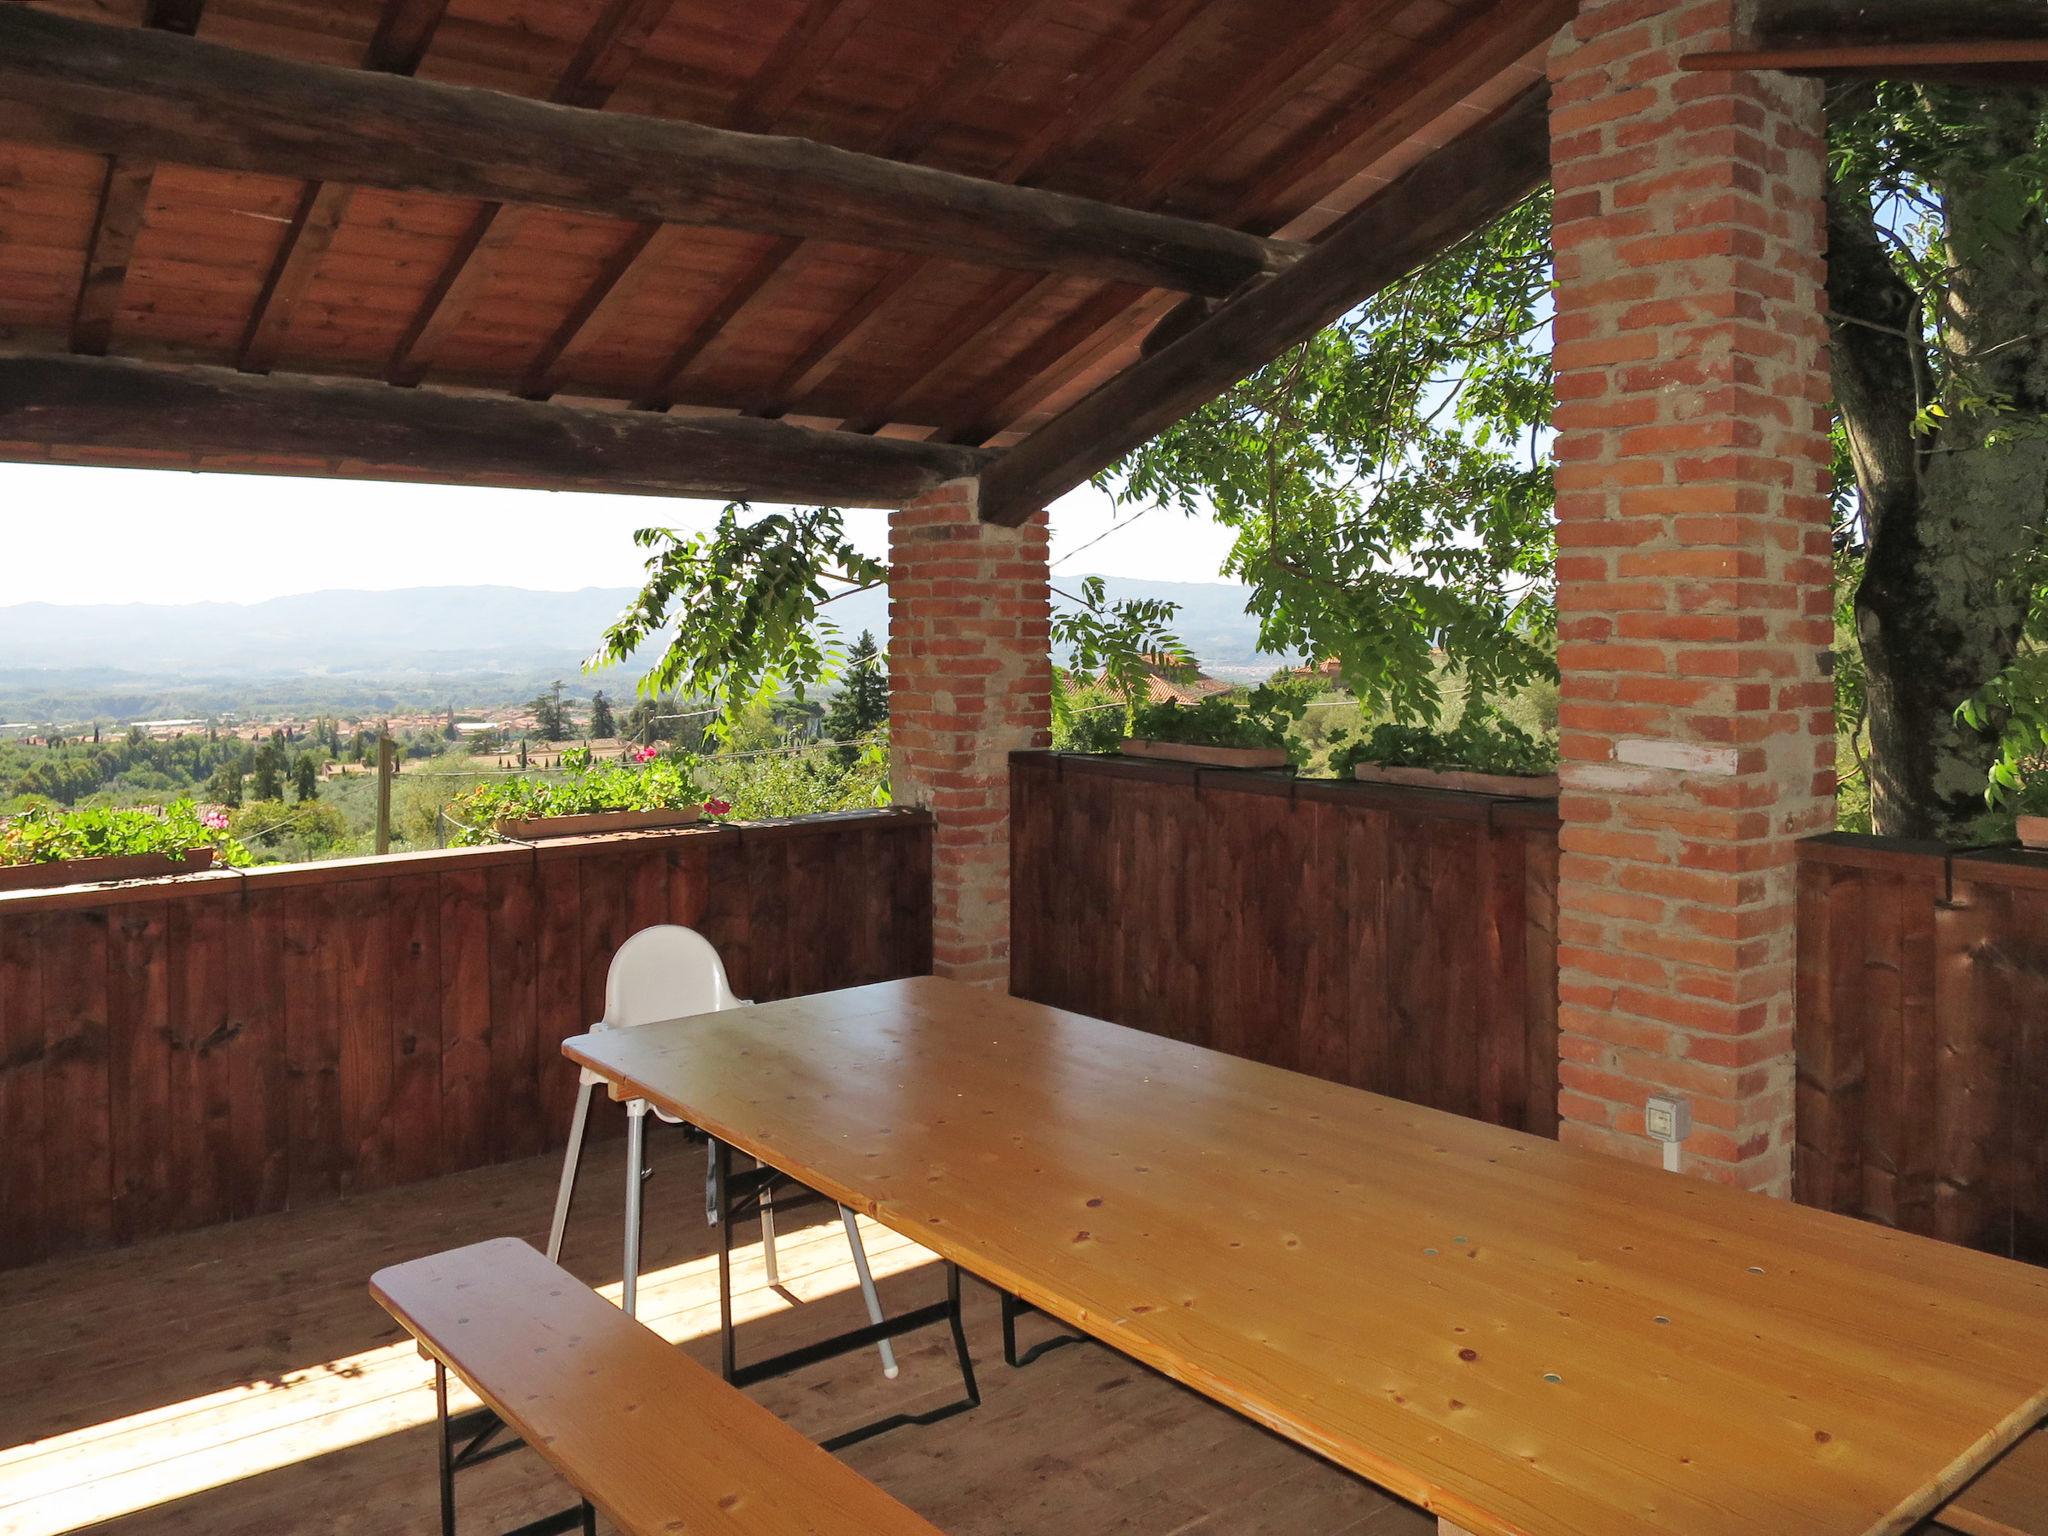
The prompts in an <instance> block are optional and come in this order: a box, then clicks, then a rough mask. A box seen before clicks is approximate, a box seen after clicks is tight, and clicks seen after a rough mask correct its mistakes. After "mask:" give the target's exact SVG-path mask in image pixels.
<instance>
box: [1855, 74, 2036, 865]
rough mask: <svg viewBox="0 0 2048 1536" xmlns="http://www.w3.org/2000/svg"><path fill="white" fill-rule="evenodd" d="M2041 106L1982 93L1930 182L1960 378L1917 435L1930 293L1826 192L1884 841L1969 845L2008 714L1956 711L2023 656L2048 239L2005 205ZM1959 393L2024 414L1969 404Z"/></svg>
mask: <svg viewBox="0 0 2048 1536" xmlns="http://www.w3.org/2000/svg"><path fill="white" fill-rule="evenodd" d="M2043 107H2044V99H2043V97H2042V96H2041V94H2040V93H2036V92H2021V91H2003V92H2001V91H1986V92H1984V93H1982V94H1981V96H1980V97H1978V98H1977V99H1976V100H1974V101H1972V102H1970V103H1969V111H1970V113H1971V115H1972V118H1973V119H1974V121H1976V122H1978V123H1980V124H1982V125H1983V126H1984V127H1985V128H1986V129H1987V130H1988V131H1987V134H1986V137H1985V142H1984V145H1983V146H1980V147H1979V148H1978V149H1977V150H1976V152H1974V153H1973V154H1972V156H1971V160H1970V163H1969V164H1968V165H1959V166H1957V167H1956V168H1955V174H1954V175H1953V176H1951V177H1949V178H1948V179H1947V180H1946V181H1945V183H1944V184H1942V185H1941V186H1939V187H1938V188H1937V190H1938V192H1939V194H1940V195H1941V197H1942V199H1943V202H1944V204H1945V207H1946V212H1947V221H1948V230H1949V236H1950V241H1951V246H1952V248H1953V250H1954V253H1955V255H1954V261H1953V270H1952V271H1951V274H1950V282H1951V288H1950V293H1949V296H1948V301H1947V303H1946V304H1945V306H1944V308H1943V310H1942V312H1941V314H1940V315H1939V316H1938V317H1937V320H1938V322H1939V324H1938V333H1939V340H1938V343H1937V344H1938V346H1939V347H1940V348H1941V350H1942V352H1943V353H1944V354H1945V356H1944V357H1943V359H1942V361H1943V362H1944V364H1945V365H1946V372H1947V374H1948V376H1949V377H1950V378H1951V380H1953V381H1954V384H1953V385H1952V387H1951V388H1949V389H1948V390H1947V391H1945V394H1946V396H1947V397H1948V403H1949V405H1950V414H1949V415H1948V416H1947V417H1946V419H1945V420H1944V421H1943V424H1942V425H1941V426H1940V428H1939V429H1938V431H1936V432H1934V433H1933V434H1931V435H1928V436H1923V437H1919V438H1917V439H1916V435H1915V433H1916V428H1915V417H1916V415H1917V413H1918V410H1919V405H1920V399H1921V394H1922V390H1923V387H1924V386H1923V383H1922V381H1923V380H1924V379H1925V378H1926V377H1927V369H1926V368H1925V366H1924V361H1925V360H1924V356H1923V354H1922V351H1921V345H1920V342H1919V339H1918V338H1919V332H1920V324H1919V308H1918V305H1919V299H1918V296H1917V295H1916V294H1915V293H1914V292H1913V290H1912V289H1911V288H1910V287H1908V286H1907V284H1906V283H1905V282H1903V281H1902V280H1901V279H1900V277H1899V276H1898V274H1897V272H1896V271H1895V270H1894V269H1893V267H1892V265H1891V262H1890V260H1889V258H1888V256H1887V255H1886V253H1885V250H1884V248H1883V245H1882V243H1881V239H1880V234H1879V231H1878V230H1877V228H1876V227H1875V223H1874V219H1873V215H1872V212H1871V202H1870V195H1869V190H1868V189H1867V188H1862V187H1856V186H1836V187H1834V188H1832V189H1831V195H1830V207H1829V232H1830V236H1831V249H1830V256H1829V281H1828V290H1829V302H1830V305H1831V308H1832V310H1833V318H1832V330H1833V337H1834V343H1835V382H1836V394H1837V398H1838V401H1839V403H1840V406H1841V409H1842V413H1843V417H1844V420H1845V422H1846V423H1847V426H1848V429H1849V439H1850V447H1851V451H1852V454H1853V457H1854V459H1855V464H1856V476H1857V483H1858V488H1859V489H1860V491H1861V492H1862V495H1863V500H1864V508H1865V512H1866V515H1867V517H1868V521H1869V538H1870V542H1869V552H1868V558H1867V560H1866V564H1865V570H1864V577H1863V582H1862V586H1861V587H1860V589H1859V590H1858V592H1857V594H1856V626H1857V636H1858V639H1859V640H1860V642H1861V645H1862V649H1863V658H1864V665H1865V669H1866V672H1867V676H1868V687H1867V695H1868V706H1869V715H1870V734H1871V811H1872V819H1873V823H1874V825H1875V828H1876V830H1877V831H1879V832H1881V833H1884V834H1887V835H1890V836H1896V837H1922V838H1942V839H1946V840H1949V841H1960V840H1963V839H1965V838H1966V837H1967V836H1968V834H1969V829H1970V827H1971V825H1972V823H1974V822H1975V821H1977V820H1978V819H1979V818H1980V817H1982V816H1983V814H1984V811H1985V802H1984V791H1985V787H1986V784H1987V782H1988V780H1989V775H1990V771H1991V768H1992V766H1993V764H1994V763H1995V762H1996V761H1997V759H1998V755H1999V740H2000V736H2001V734H2002V728H2003V724H2004V721H2003V719H2002V718H2001V717H2000V716H1999V715H1998V714H1997V712H1995V711H1994V712H1992V715H1991V718H1990V719H1989V720H1988V721H1987V724H1986V727H1985V728H1984V729H1981V730H1979V729H1973V728H1971V727H1970V726H1968V725H1966V724H1964V723H1963V722H1962V721H1961V720H1959V719H1958V718H1957V717H1956V711H1957V709H1958V708H1959V707H1960V706H1961V705H1962V704H1963V703H1965V702H1966V701H1967V700H1969V699H1971V698H1973V697H1975V696H1976V695H1977V694H1978V693H1979V691H1980V690H1981V689H1983V687H1984V686H1985V685H1986V684H1987V683H1989V682H1990V681H1991V680H1992V679H1994V678H1995V677H1997V676H1998V675H1999V674H2000V673H2001V672H2003V671H2004V670H2005V668H2006V667H2007V666H2009V665H2010V664H2011V662H2012V661H2013V658H2014V657H2015V656H2016V655H2017V654H2018V649H2019V644H2020V638H2021V632H2022V629H2023V626H2024V624H2025V620H2026V613H2027V605H2028V599H2029V590H2028V583H2027V581H2026V580H2025V579H2024V578H2025V576H2026V575H2027V574H2028V573H2029V571H2030V569H2031V565H2032V556H2033V555H2034V553H2035V551H2036V550H2037V548H2038V547H2039V545H2040V542H2041V536H2042V528H2043V525H2044V522H2048V437H2044V436H2043V435H2041V433H2040V432H2039V430H2038V427H2037V428H2036V430H2035V431H2034V432H2032V433H2031V434H2029V433H2027V432H2024V431H2021V432H2014V431H2013V430H2012V427H2013V425H2014V423H2015V422H2017V421H2021V420H2023V419H2024V418H2025V417H2028V416H2032V417H2034V418H2035V421H2036V422H2037V423H2038V421H2039V419H2040V417H2041V415H2042V413H2043V412H2044V411H2048V232H2044V229H2043V226H2042V221H2041V219H2040V218H2039V217H2038V216H2033V215H2030V216H2029V217H2027V218H2026V219H2024V220H2022V221H2019V222H2018V223H2017V225H2015V222H2014V221H2013V220H2012V219H2011V218H2010V217H2009V214H2008V216H2006V217H2001V216H2000V214H2001V212H2004V211H2006V210H2009V209H2010V207H2011V195H2012V190H2011V189H2010V188H2009V187H2004V186H2002V185H2001V184H2000V177H1999V174H1998V169H1997V168H1998V166H1999V165H2000V164H2001V163H2003V161H2004V159H2006V158H2008V157H2009V158H2017V157H2018V155H2019V154H2020V153H2021V152H2022V150H2023V149H2024V147H2025V146H2026V144H2027V143H2028V142H2029V141H2030V140H2031V137H2032V135H2033V133H2034V131H2035V127H2036V125H2037V124H2038V123H2039V121H2040V118H2041V114H2042V111H2043ZM2001 146H2002V148H2001ZM1958 386H1959V387H1958ZM1965 393H1970V394H1976V395H1979V396H1997V397H2003V399H2004V400H2006V401H2008V402H2009V403H2010V405H2011V407H2012V410H2011V411H2010V412H2006V411H1999V410H1986V409H1967V408H1960V407H1958V406H1957V405H1956V404H1955V401H1956V399H1957V397H1958V396H1959V395H1961V394H1965Z"/></svg>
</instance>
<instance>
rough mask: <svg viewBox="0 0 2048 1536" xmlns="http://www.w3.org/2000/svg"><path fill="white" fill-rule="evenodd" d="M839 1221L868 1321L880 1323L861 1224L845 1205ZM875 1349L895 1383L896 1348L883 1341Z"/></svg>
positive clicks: (883, 1371)
mask: <svg viewBox="0 0 2048 1536" xmlns="http://www.w3.org/2000/svg"><path fill="white" fill-rule="evenodd" d="M839 1220H840V1221H841V1223H842V1224H844V1226H845V1227H846V1246H847V1247H849V1248H851V1249H852V1250H853V1272H854V1273H855V1274H857V1275H859V1276H860V1293H861V1296H862V1297H863V1298H864V1299H865V1300H866V1301H867V1304H868V1321H869V1322H871V1323H879V1322H880V1321H881V1320H882V1298H881V1297H880V1296H878V1295H876V1294H875V1276H874V1272H873V1271H872V1270H870V1269H869V1268H868V1250H867V1245H866V1244H865V1243H863V1242H862V1241H861V1240H860V1224H859V1223H858V1222H856V1221H855V1220H854V1216H853V1212H852V1211H850V1210H848V1209H847V1208H846V1207H845V1206H843V1205H842V1206H841V1207H839ZM875 1348H876V1350H877V1351H878V1352H879V1353H880V1355H881V1357H882V1374H883V1375H884V1376H886V1377H888V1378H889V1379H890V1380H891V1381H894V1380H895V1379H896V1350H895V1347H894V1346H893V1345H891V1344H890V1342H889V1341H888V1340H887V1339H883V1340H881V1341H880V1342H879V1343H878V1344H877V1345H876V1346H875Z"/></svg>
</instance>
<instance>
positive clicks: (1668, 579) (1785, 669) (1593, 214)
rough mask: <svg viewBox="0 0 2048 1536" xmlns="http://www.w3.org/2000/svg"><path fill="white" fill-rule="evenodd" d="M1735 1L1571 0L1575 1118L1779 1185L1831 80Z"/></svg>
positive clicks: (1810, 625) (1566, 134) (1567, 935)
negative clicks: (1769, 69) (1681, 63)
mask: <svg viewBox="0 0 2048 1536" xmlns="http://www.w3.org/2000/svg"><path fill="white" fill-rule="evenodd" d="M1743 8H1744V7H1743V5H1742V3H1741V0H1582V4H1581V7H1580V14H1579V17H1578V20H1577V21H1576V23H1575V24H1574V25H1573V26H1572V27H1571V28H1570V29H1569V30H1568V31H1567V32H1566V34H1565V35H1564V37H1563V38H1562V39H1560V41H1559V44H1558V47H1557V50H1556V52H1555V54H1554V55H1553V59H1552V65H1551V75H1552V81H1553V85H1554V94H1553V100H1552V138H1553V155H1554V159H1555V181H1556V187H1557V227H1556V237H1555V238H1556V247H1557V269H1558V285H1559V287H1558V297H1557V330H1556V341H1557V354H1556V360H1557V389H1558V402H1559V403H1558V409H1557V417H1556V425H1557V428H1558V441H1557V452H1558V475H1557V483H1558V498H1557V502H1558V566H1557V575H1558V605H1559V649H1558V661H1559V666H1560V668H1561V670H1562V673H1563V699H1562V707H1561V715H1560V719H1561V727H1562V732H1563V743H1562V748H1563V758H1564V770H1563V776H1564V796H1563V806H1562V809H1563V816H1564V831H1563V847H1564V859H1563V865H1562V869H1561V872H1560V884H1559V892H1558V895H1559V907H1560V912H1559V940H1560V954H1559V961H1560V965H1559V992H1560V1004H1561V1007H1560V1023H1561V1027H1562V1040H1561V1042H1560V1051H1561V1054H1562V1057H1563V1060H1562V1063H1561V1072H1560V1081H1561V1084H1562V1089H1561V1093H1560V1104H1561V1108H1562V1110H1563V1114H1564V1119H1565V1122H1566V1124H1565V1128H1564V1136H1565V1139H1566V1140H1567V1141H1570V1142H1574V1143H1577V1144H1579V1145H1581V1146H1590V1147H1597V1148H1601V1149H1603V1150H1609V1151H1614V1152H1618V1153H1622V1154H1623V1155H1626V1156H1631V1157H1638V1158H1644V1159H1650V1158H1654V1157H1655V1156H1656V1153H1657V1149H1656V1148H1655V1146H1653V1145H1652V1144H1651V1143H1650V1142H1648V1141H1647V1140H1646V1139H1645V1138H1644V1136H1643V1104H1644V1100H1645V1098H1646V1097H1648V1096H1649V1095H1650V1094H1652V1093H1658V1092H1668V1093H1675V1094H1677V1095H1680V1096H1682V1097H1686V1098H1689V1099H1690V1100H1691V1102H1692V1108H1693V1122H1694V1131H1693V1134H1692V1136H1691V1138H1690V1140H1688V1141H1687V1142H1686V1144H1685V1163H1686V1167H1687V1169H1688V1171H1691V1172H1695V1173H1698V1174H1701V1175H1704V1176H1706V1177H1711V1178H1715V1179H1720V1180H1723V1181H1725V1182H1729V1183H1733V1184H1739V1185H1743V1186H1746V1187H1749V1188H1754V1189H1763V1190H1768V1191H1771V1192H1773V1193H1778V1194H1785V1193H1788V1192H1789V1190H1790V1185H1791V1167H1792V1149H1793V1138H1792V1107H1793V1004H1792V999H1793V964H1794V954H1795V934H1794V922H1795V917H1796V903H1795V896H1794V857H1795V855H1794V844H1795V841H1796V840H1797V839H1799V838H1801V837H1804V836H1807V835H1808V834H1811V833H1815V832H1821V831H1824V830H1826V829H1827V828H1828V827H1829V826H1830V825H1831V824H1832V820H1833V800H1832V796H1833V793H1834V780H1833V762H1834V721H1833V701H1834V696H1833V690H1832V688H1831V687H1830V685H1829V683H1828V681H1827V678H1826V675H1825V663H1824V659H1823V658H1824V652H1825V648H1826V647H1827V646H1828V645H1829V643H1830V641H1831V638H1832V630H1831V626H1830V622H1829V613H1830V608H1831V601H1832V568H1831V562H1830V559H1829V508H1828V497H1827V490H1828V483H1827V472H1828V443H1827V419H1826V402H1827V400H1828V376H1827V362H1826V356H1825V351H1824V347H1825V341H1826V337H1825V333H1824V328H1823V320H1822V314H1823V300H1822V290H1823V283H1824V269H1823V266H1822V251H1823V242H1824V238H1825V237H1824V229H1825V224H1824V221H1823V216H1822V205H1821V187H1822V179H1821V178H1822V170H1823V145H1822V120H1821V106H1820V87H1819V86H1818V85H1817V84H1814V83H1808V82H1802V81H1796V80H1792V79H1790V78H1788V77H1786V76H1783V75H1776V74H1737V75H1728V74H1689V73H1685V72H1683V71H1681V70H1679V69H1678V67H1677V63H1676V61H1677V59H1678V58H1679V57H1680V56H1682V55H1684V54H1688V53H1692V52H1696V51H1699V50H1702V49H1712V48H1723V47H1727V46H1729V45H1730V42H1731V37H1732V33H1733V29H1734V27H1735V24H1736V23H1737V22H1738V20H1739V19H1740V16H1739V13H1740V12H1741V11H1742V10H1743Z"/></svg>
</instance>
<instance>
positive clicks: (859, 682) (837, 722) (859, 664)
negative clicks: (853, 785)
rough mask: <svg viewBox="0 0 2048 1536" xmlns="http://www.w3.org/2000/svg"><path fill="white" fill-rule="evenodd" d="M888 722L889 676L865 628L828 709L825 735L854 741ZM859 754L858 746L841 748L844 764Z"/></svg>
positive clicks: (870, 635) (849, 658) (840, 739)
mask: <svg viewBox="0 0 2048 1536" xmlns="http://www.w3.org/2000/svg"><path fill="white" fill-rule="evenodd" d="M888 723H889V673H888V671H887V669H886V668H885V666H884V665H883V661H882V655H881V652H880V650H879V649H878V648H877V647H876V645H875V637H874V636H873V635H872V634H870V633H869V632H868V631H867V630H865V629H864V630H862V631H861V632H860V638H859V639H857V640H855V641H854V642H853V649H852V650H851V651H849V652H847V654H846V671H845V674H844V680H843V681H842V682H841V683H840V686H839V691H838V692H837V693H836V694H834V695H833V696H832V702H831V704H830V705H829V706H828V707H827V708H826V710H825V715H824V727H825V734H826V735H828V736H830V737H832V738H833V739H834V740H837V741H855V740H857V739H859V738H860V737H863V736H866V735H867V734H868V733H869V732H871V731H878V730H880V729H881V728H882V727H883V726H885V725H887V724H888ZM859 753H860V749H859V748H858V747H841V748H839V754H840V760H841V763H842V765H844V764H847V763H851V762H852V761H853V760H854V758H855V757H857V756H858V755H859Z"/></svg>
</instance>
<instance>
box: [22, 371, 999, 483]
mask: <svg viewBox="0 0 2048 1536" xmlns="http://www.w3.org/2000/svg"><path fill="white" fill-rule="evenodd" d="M0 441H6V442H9V443H17V444H30V445H34V446H35V448H36V450H37V451H38V452H41V453H51V454H53V455H54V456H55V457H57V458H59V459H62V458H63V457H65V456H66V454H67V453H69V452H71V451H73V450H90V452H91V454H92V456H93V458H94V460H95V462H106V460H107V459H109V458H112V457H117V456H118V455H119V454H120V453H121V452H123V451H127V450H132V451H135V452H137V453H138V454H146V455H147V454H154V455H160V454H161V452H162V450H163V448H164V446H165V445H166V444H176V445H178V446H179V447H181V448H184V449H186V450H187V451H189V452H190V453H191V454H192V455H193V457H194V461H195V467H196V466H198V465H201V464H203V465H204V467H206V468H209V469H218V470H232V469H237V468H249V469H255V470H258V471H263V470H270V469H274V471H275V472H278V473H286V474H304V473H306V472H307V464H308V461H313V462H316V463H318V464H319V466H320V469H319V471H318V472H320V473H324V474H334V475H341V476H359V477H366V478H373V479H374V478H391V477H392V476H393V475H398V476H401V477H417V478H424V479H433V480H439V481H445V482H450V483H457V484H463V483H467V484H478V483H482V484H499V485H522V486H531V487H535V488H542V489H563V490H599V491H610V492H622V493H628V494H640V495H651V496H710V497H721V498H746V497H758V498H760V499H762V500H770V501H792V502H809V503H831V504H835V505H846V506H894V505H898V504H900V503H901V502H903V501H906V500H908V499H910V498H911V497H913V496H916V495H918V494H919V493H920V492H922V491H924V490H927V489H929V488H930V487H931V486H933V485H936V484H939V483H940V482H942V481H945V480H953V479H960V478H963V477H966V476H970V475H973V474H975V473H977V472H978V471H979V470H981V469H982V468H984V467H985V466H986V465H987V463H988V461H989V459H990V457H991V456H990V455H988V454H986V453H982V452H980V451H978V450H974V449H960V448H952V447H947V446H945V445H942V444H934V443H912V442H902V441H897V440H891V439H882V438H872V437H857V436H855V435H853V434H852V433H846V432H819V431H813V430H810V429H807V428H803V427H793V426H787V425H784V424H782V423H780V422H768V421H760V420H757V419H755V418H753V417H748V416H717V417H700V416H659V415H653V414H649V413H646V412H637V411H616V410H613V411H605V410H591V409H585V408H579V407H573V406H566V405H557V404H546V405H543V404H536V403H534V402H532V401H527V400H510V399H502V398H491V397H486V396H475V395H455V394H445V393H442V392H440V391H437V390H428V389H394V388H393V387H392V386H390V385H388V384H382V383H358V382H342V381H336V380H317V381H316V380H308V379H302V378H294V377H291V376H289V375H267V376H266V375H256V374H247V373H239V372H236V371H234V370H232V369H227V368H210V367H198V366H192V365H181V364H171V363H145V362H138V361H135V360H133V359H128V358H118V359H117V358H86V357H73V356H69V355H19V354H17V355H13V356H6V357H0Z"/></svg>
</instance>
